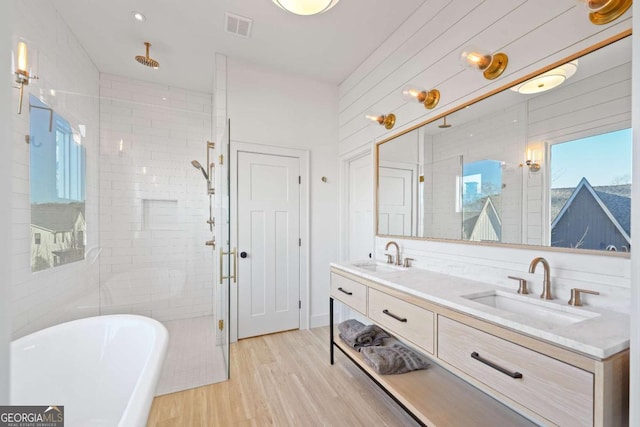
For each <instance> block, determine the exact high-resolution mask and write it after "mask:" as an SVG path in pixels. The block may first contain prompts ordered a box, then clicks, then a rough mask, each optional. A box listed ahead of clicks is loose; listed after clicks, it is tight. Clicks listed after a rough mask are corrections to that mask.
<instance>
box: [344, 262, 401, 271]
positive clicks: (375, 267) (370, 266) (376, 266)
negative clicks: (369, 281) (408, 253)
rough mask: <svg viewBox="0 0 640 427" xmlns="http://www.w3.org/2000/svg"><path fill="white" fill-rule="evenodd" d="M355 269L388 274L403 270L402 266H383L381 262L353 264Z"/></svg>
mask: <svg viewBox="0 0 640 427" xmlns="http://www.w3.org/2000/svg"><path fill="white" fill-rule="evenodd" d="M351 265H353V266H354V267H358V268H362V269H363V270H369V271H377V272H388V271H400V270H403V268H402V267H400V266H395V265H392V264H383V263H381V262H373V261H372V262H361V263H353V264H351Z"/></svg>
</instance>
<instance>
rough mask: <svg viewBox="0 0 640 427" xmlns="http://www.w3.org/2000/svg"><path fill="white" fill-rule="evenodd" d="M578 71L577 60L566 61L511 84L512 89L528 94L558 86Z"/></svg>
mask: <svg viewBox="0 0 640 427" xmlns="http://www.w3.org/2000/svg"><path fill="white" fill-rule="evenodd" d="M576 71H578V60H577V59H576V60H575V61H571V62H567V63H566V64H562V65H561V66H559V67H557V68H554V69H553V70H549V71H547V72H546V73H542V74H540V75H539V76H536V77H534V78H532V79H529V80H527V81H524V82H522V83H520V84H519V85H516V86H513V87H512V88H511V90H512V91H514V92H518V93H522V94H525V95H530V94H534V93H540V92H544V91H546V90H549V89H553V88H554V87H557V86H560V85H561V84H562V83H564V82H565V81H566V80H567V79H568V78H570V77H571V76H573V75H574V74H575V73H576Z"/></svg>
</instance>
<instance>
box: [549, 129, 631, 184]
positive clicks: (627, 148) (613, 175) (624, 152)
mask: <svg viewBox="0 0 640 427" xmlns="http://www.w3.org/2000/svg"><path fill="white" fill-rule="evenodd" d="M631 147H632V141H631V129H623V130H620V131H616V132H610V133H605V134H602V135H596V136H591V137H588V138H583V139H577V140H575V141H570V142H565V143H562V144H555V145H552V146H551V188H573V187H576V186H577V185H578V183H579V182H580V180H581V179H582V178H583V177H585V178H587V180H588V181H589V183H590V184H591V185H592V186H601V185H617V184H630V183H631V152H632V148H631Z"/></svg>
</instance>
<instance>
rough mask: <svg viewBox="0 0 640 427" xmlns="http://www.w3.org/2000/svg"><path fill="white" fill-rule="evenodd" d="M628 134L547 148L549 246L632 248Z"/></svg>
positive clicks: (587, 139)
mask: <svg viewBox="0 0 640 427" xmlns="http://www.w3.org/2000/svg"><path fill="white" fill-rule="evenodd" d="M631 147H632V143H631V129H623V130H619V131H615V132H609V133H605V134H601V135H595V136H590V137H588V138H582V139H577V140H573V141H569V142H565V143H561V144H555V145H552V146H551V150H550V155H551V162H550V167H551V185H550V187H551V189H550V209H549V211H550V215H549V217H550V220H551V225H550V241H551V246H556V247H565V248H581V249H595V250H608V251H624V252H628V251H630V249H631V151H632V148H631Z"/></svg>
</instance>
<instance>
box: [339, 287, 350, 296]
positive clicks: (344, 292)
mask: <svg viewBox="0 0 640 427" xmlns="http://www.w3.org/2000/svg"><path fill="white" fill-rule="evenodd" d="M338 290H339V291H340V292H342V293H343V294H347V295H353V292H349V291H345V290H344V289H342V288H338Z"/></svg>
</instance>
